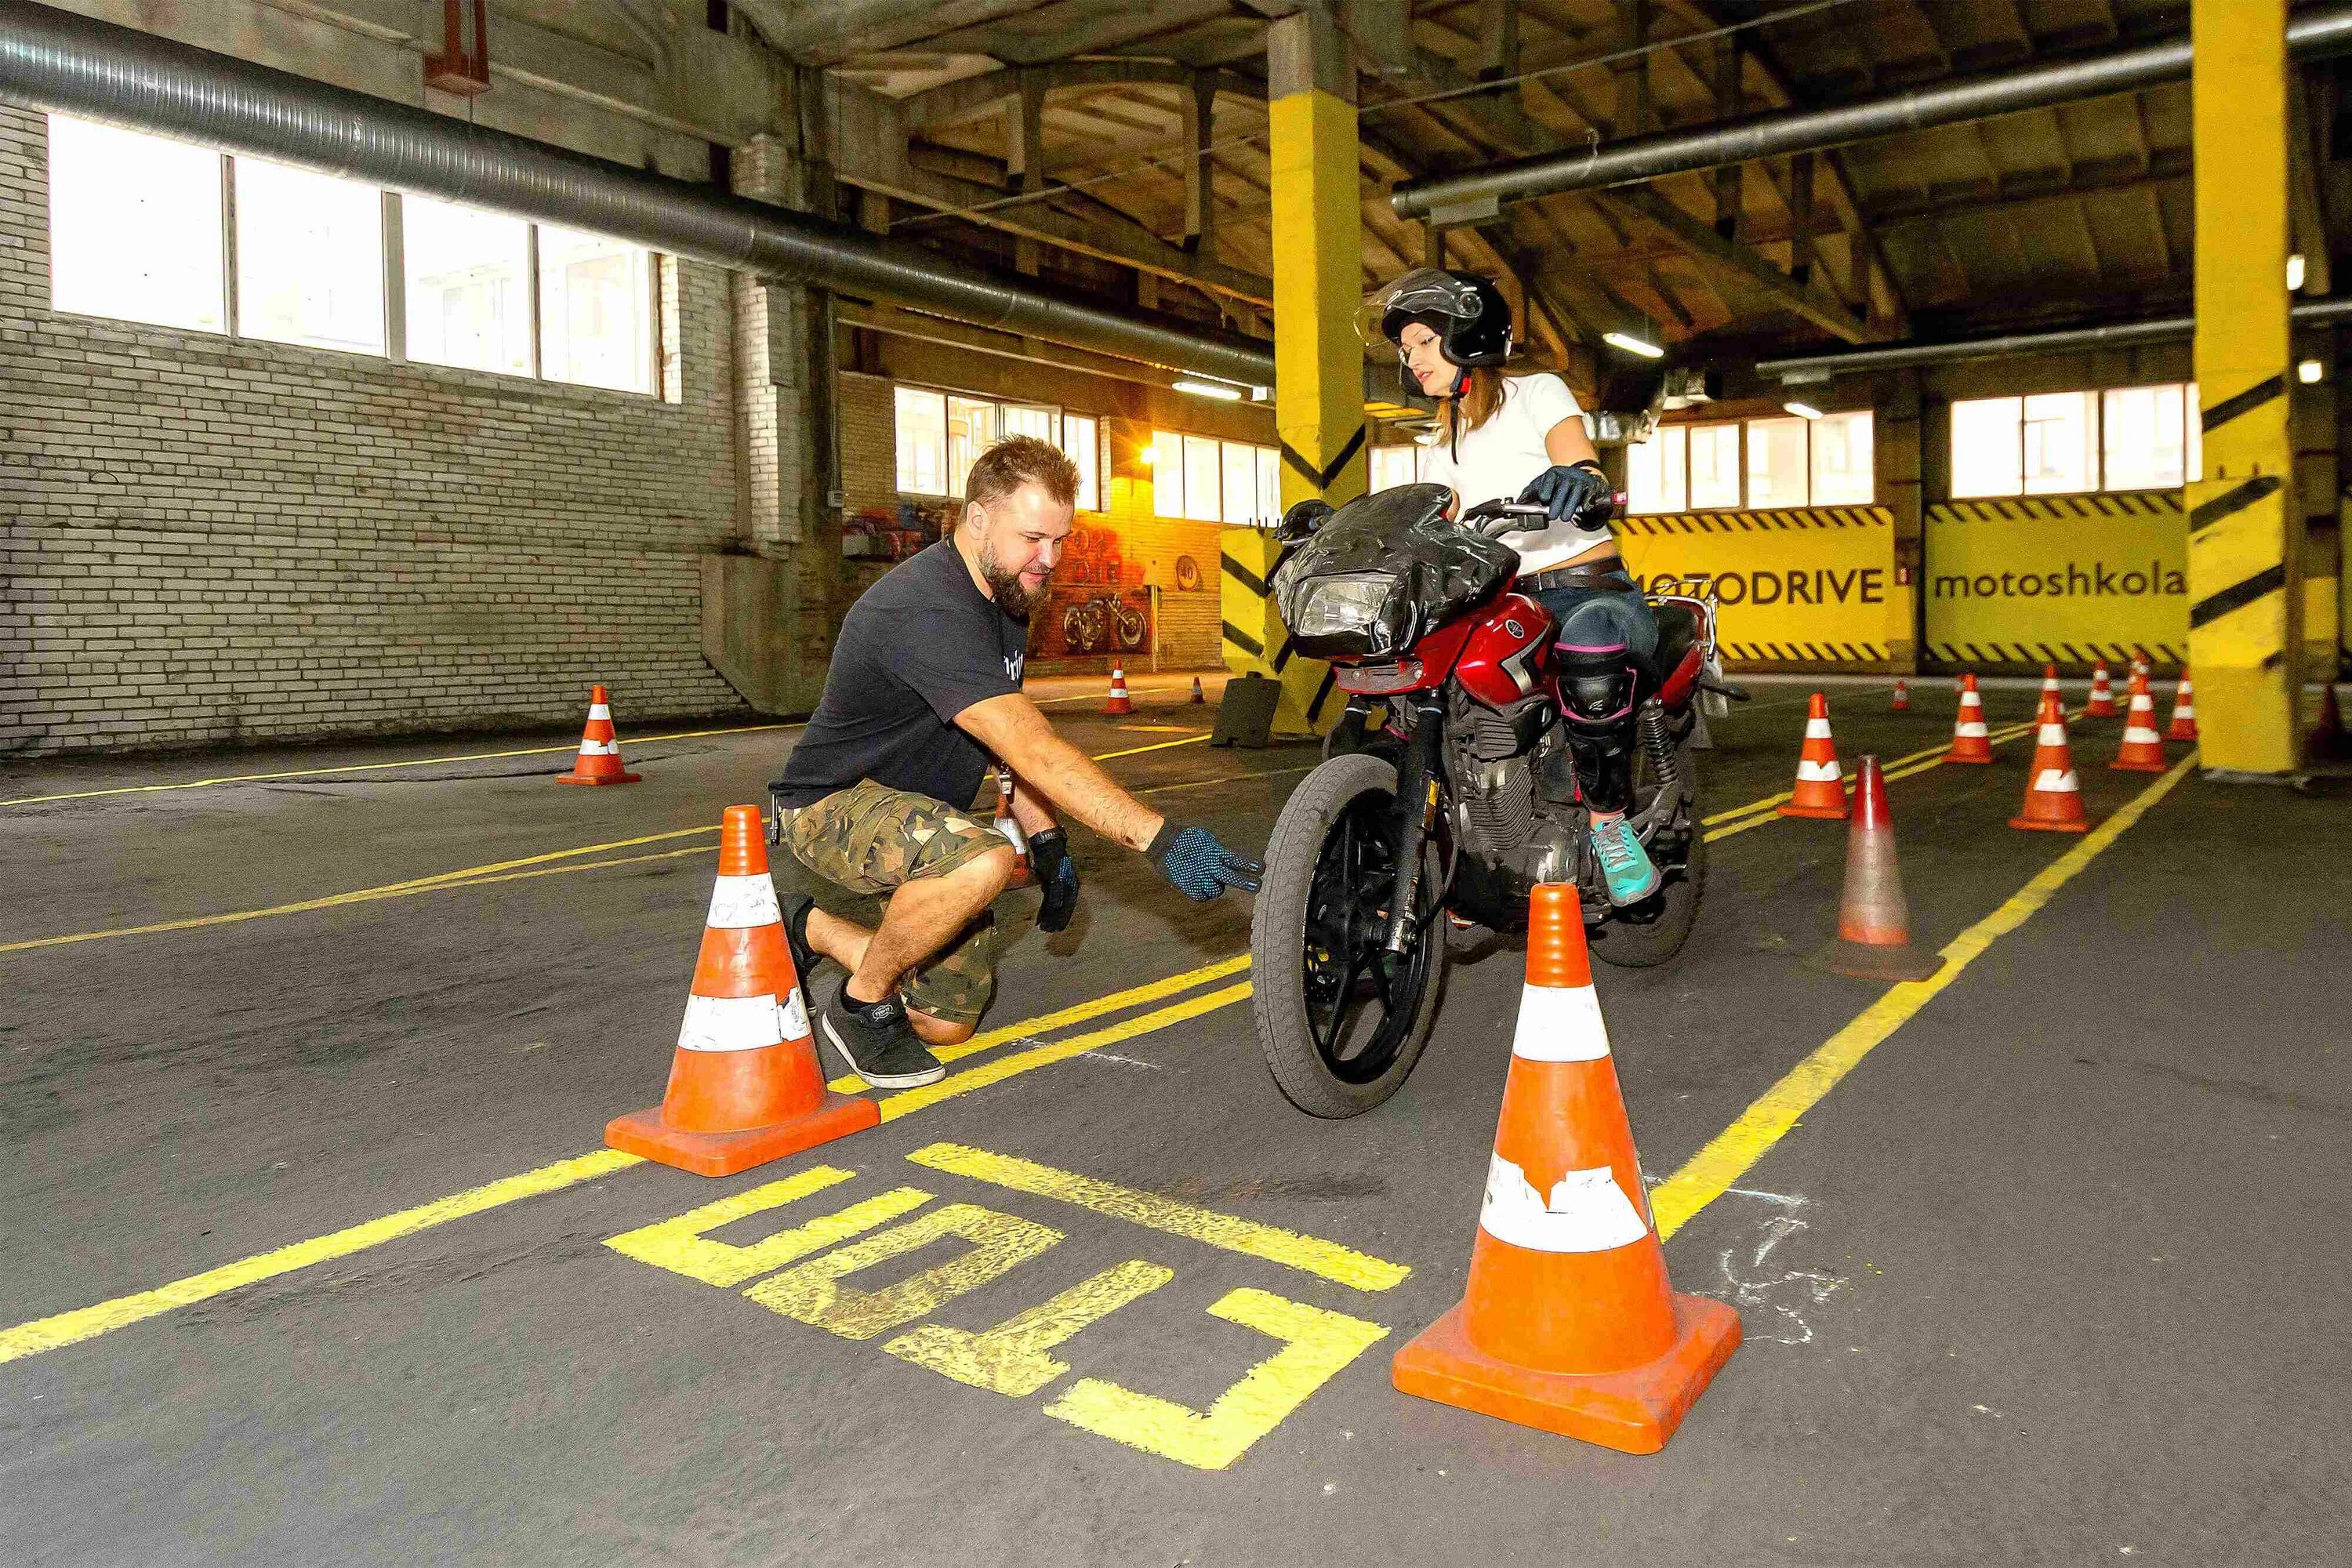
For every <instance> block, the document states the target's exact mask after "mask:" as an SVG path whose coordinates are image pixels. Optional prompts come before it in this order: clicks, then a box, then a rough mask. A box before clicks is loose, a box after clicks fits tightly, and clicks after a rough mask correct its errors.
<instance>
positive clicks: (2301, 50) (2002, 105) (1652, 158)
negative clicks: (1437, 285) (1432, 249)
mask: <svg viewBox="0 0 2352 1568" xmlns="http://www.w3.org/2000/svg"><path fill="white" fill-rule="evenodd" d="M2286 39H2287V50H2288V52H2289V54H2290V55H2292V56H2293V57H2294V58H2296V59H2315V58H2320V57H2323V56H2326V55H2332V54H2342V53H2345V52H2346V51H2347V50H2352V5H2343V4H2337V5H2315V6H2312V7H2311V8H2309V9H2308V10H2304V11H2298V12H2296V13H2294V15H2292V16H2289V17H2288V18H2287V24H2286ZM2187 79H2189V40H2188V39H2186V38H2175V39H2169V40H2168V41H2166V42H2163V43H2157V44H2135V45H2131V46H2128V47H2124V48H2116V49H2107V50H2104V51H2102V52H2100V53H2098V54H2093V55H2082V56H2078V57H2075V58H2071V59H2062V60H2052V61H2050V62H2049V63H2047V64H2043V65H2030V66H2023V67H2020V68H2016V69H2012V70H2002V71H1994V72H1990V73H1987V74H1985V75H1982V76H1972V77H1962V78H1959V79H1955V80H1951V81H1939V82H1931V83H1929V84H1928V85H1927V86H1925V87H1916V88H1911V89H1906V90H1904V91H1902V92H1894V93H1888V94H1886V95H1885V96H1884V97H1881V98H1868V99H1864V100H1860V101H1859V102H1854V103H1841V104H1837V105H1835V106H1833V107H1832V108H1828V109H1776V110H1769V111H1767V112H1765V113H1762V114H1749V115H1745V116H1742V117H1741V118H1739V119H1737V120H1725V121H1716V122H1715V123H1713V124H1708V125H1701V126H1697V127H1696V128H1694V129H1691V130H1688V131H1664V132H1657V133H1656V134H1654V135H1649V136H1629V137H1627V138H1625V139H1624V140H1623V141H1622V142H1604V143H1601V145H1598V146H1595V147H1591V148H1590V149H1586V150H1583V151H1580V152H1574V153H1544V154H1541V155H1539V156H1537V157H1532V158H1515V159H1512V160H1510V161H1508V162H1507V163H1490V164H1488V165H1487V166H1486V167H1485V168H1483V169H1474V170H1472V171H1470V172H1469V173H1467V174H1454V175H1449V176H1447V177H1446V178H1444V179H1436V180H1411V181H1407V182H1406V183H1405V184H1401V185H1399V186H1397V187H1396V190H1395V192H1394V193H1393V194H1392V195H1391V196H1390V197H1389V205H1391V206H1392V207H1394V208H1395V209H1396V213H1397V216H1400V217H1424V216H1437V217H1439V218H1441V219H1444V218H1451V217H1460V218H1462V219H1465V220H1467V219H1470V218H1474V217H1478V216H1486V215H1487V213H1488V212H1490V211H1491V210H1493V209H1492V207H1490V206H1489V205H1488V204H1490V203H1492V204H1496V205H1499V204H1501V203H1503V202H1517V201H1526V200H1528V198H1530V197H1533V196H1542V195H1550V194H1551V193H1553V192H1555V191H1583V190H1592V189H1595V188H1597V187H1600V186H1603V185H1623V184H1633V183H1634V182H1636V181H1641V180H1654V179H1657V178H1658V177H1660V176H1661V175H1664V174H1684V173H1686V172H1688V171H1690V170H1693V169H1711V168H1715V167H1717V165H1719V164H1724V163H1747V162H1749V161H1750V160H1752V159H1757V158H1770V157H1776V156H1780V155H1782V154H1785V153H1811V152H1818V151H1820V150H1822V149H1823V148H1828V147H1842V146H1844V145H1845V144H1846V143H1848V142H1867V141H1869V140H1870V139H1871V138H1873V137H1876V136H1892V135H1895V134H1897V133H1898V132H1905V131H1923V130H1926V129H1927V127H1929V126H1933V125H1951V124H1955V123H1958V122H1959V121H1969V120H1985V119H1989V118H1990V117H1991V116H1993V115H1996V114H2014V113H2016V112H2017V111H2019V110H2026V109H2046V108H2048V107H2049V106H2050V105H2052V104H2054V103H2070V102H2073V101H2074V100H2077V99H2084V98H2099V97H2104V96H2106V95H2108V94H2111V93H2118V92H2134V91H2137V90H2138V89H2141V88H2147V87H2155V86H2157V85H2158V84H2159V83H2162V82H2168V81H2186V80H2187Z"/></svg>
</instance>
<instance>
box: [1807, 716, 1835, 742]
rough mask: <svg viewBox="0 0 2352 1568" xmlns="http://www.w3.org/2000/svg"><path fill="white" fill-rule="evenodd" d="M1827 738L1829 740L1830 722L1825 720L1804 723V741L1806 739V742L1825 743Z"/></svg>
mask: <svg viewBox="0 0 2352 1568" xmlns="http://www.w3.org/2000/svg"><path fill="white" fill-rule="evenodd" d="M1829 738H1830V721H1828V720H1826V719H1808V720H1806V721H1805V739H1806V740H1808V741H1826V740H1828V739H1829Z"/></svg>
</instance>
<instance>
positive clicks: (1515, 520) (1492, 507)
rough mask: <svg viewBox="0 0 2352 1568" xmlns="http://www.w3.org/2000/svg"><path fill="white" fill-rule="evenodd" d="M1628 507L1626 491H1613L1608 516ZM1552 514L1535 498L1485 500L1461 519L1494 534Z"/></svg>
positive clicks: (1477, 530) (1515, 529) (1489, 535)
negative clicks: (1527, 499) (1535, 500)
mask: <svg viewBox="0 0 2352 1568" xmlns="http://www.w3.org/2000/svg"><path fill="white" fill-rule="evenodd" d="M1623 510H1625V492H1624V491H1623V490H1617V491H1614V492H1612V494H1611V496H1610V498H1609V511H1608V516H1610V517H1614V516H1616V515H1617V514H1618V513H1620V512H1622V511H1623ZM1550 515H1551V514H1550V513H1549V511H1548V510H1546V509H1545V508H1543V507H1541V506H1538V505H1537V504H1536V503H1535V502H1533V501H1507V500H1485V501H1480V502H1479V503H1478V504H1477V505H1476V506H1474V507H1470V508H1468V509H1466V510H1464V512H1463V513H1462V515H1461V518H1460V520H1459V521H1461V523H1462V526H1463V527H1465V528H1467V529H1469V530H1470V531H1472V532H1474V533H1477V534H1480V535H1482V536H1485V537H1487V538H1492V537H1494V536H1495V535H1496V534H1503V533H1518V532H1521V531H1524V530H1525V528H1526V526H1527V525H1526V521H1525V520H1528V519H1530V518H1549V516H1550ZM1497 524H1500V525H1501V526H1496V525H1497ZM1538 526H1541V525H1540V524H1538Z"/></svg>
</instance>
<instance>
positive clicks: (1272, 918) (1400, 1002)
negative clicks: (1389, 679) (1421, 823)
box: [1250, 752, 1446, 1121]
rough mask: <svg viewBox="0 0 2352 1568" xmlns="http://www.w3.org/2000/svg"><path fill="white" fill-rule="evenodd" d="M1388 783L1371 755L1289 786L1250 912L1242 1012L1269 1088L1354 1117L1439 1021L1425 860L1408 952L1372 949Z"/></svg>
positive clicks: (1380, 900)
mask: <svg viewBox="0 0 2352 1568" xmlns="http://www.w3.org/2000/svg"><path fill="white" fill-rule="evenodd" d="M1396 782H1397V775H1396V768H1395V767H1394V766H1393V765H1392V764H1391V763H1389V762H1387V761H1386V760H1384V759H1382V758H1380V757H1377V756H1370V755H1367V754H1365V753H1363V752H1357V753H1354V754H1352V755H1349V756H1340V757H1334V758H1332V759H1331V760H1330V761H1328V762H1327V763H1323V764H1322V765H1321V766H1320V767H1318V768H1317V769H1316V770H1315V771H1314V772H1313V773H1309V774H1307V777H1306V779H1305V780H1304V781H1303V782H1302V783H1301V784H1299V786H1298V788H1297V790H1296V791H1294V792H1292V794H1291V796H1290V800H1289V803H1288V804H1287V805H1285V806H1284V807H1283V808H1282V816H1280V817H1279V818H1278V819H1277V820H1276V823H1275V826H1274V837H1273V838H1272V839H1271V840H1270V841H1269V842H1268V843H1267V845H1266V851H1265V883H1264V887H1263V890H1261V891H1260V892H1259V894H1258V896H1257V906H1256V910H1255V915H1254V916H1253V918H1252V920H1251V921H1250V977H1251V988H1250V1015H1251V1020H1252V1022H1253V1024H1254V1025H1255V1029H1256V1033H1257V1044H1258V1050H1259V1052H1260V1053H1261V1054H1262V1055H1263V1056H1264V1057H1265V1065H1266V1068H1267V1070H1268V1071H1269V1072H1271V1073H1272V1074H1273V1075H1274V1081H1275V1086H1276V1088H1278V1089H1281V1090H1282V1093H1283V1097H1284V1098H1285V1099H1286V1100H1289V1101H1290V1103H1291V1104H1293V1105H1295V1106H1297V1108H1298V1109H1299V1110H1303V1111H1305V1112H1307V1114H1308V1115H1309V1116H1320V1117H1323V1118H1326V1119H1328V1120H1334V1121H1336V1120H1339V1119H1341V1118H1345V1117H1349V1116H1361V1115H1362V1114H1363V1113H1364V1112H1365V1111H1367V1110H1371V1109H1372V1108H1373V1107H1375V1106H1377V1105H1379V1104H1381V1102H1382V1101H1384V1100H1387V1099H1388V1098H1389V1097H1390V1096H1391V1095H1392V1094H1394V1093H1395V1092H1396V1091H1397V1090H1398V1089H1400V1088H1402V1087H1403V1084H1404V1080H1405V1079H1406V1078H1407V1077H1408V1076H1410V1075H1411V1074H1412V1069H1413V1066H1414V1064H1415V1063H1417V1062H1418V1061H1420V1059H1421V1053H1422V1051H1423V1048H1424V1047H1426V1046H1427V1045H1428V1044H1429V1036H1430V1031H1431V1029H1432V1027H1433V1026H1434V1025H1435V1023H1436V1021H1437V1002H1438V995H1439V993H1440V992H1441V991H1443V990H1444V981H1445V965H1446V943H1445V919H1444V915H1443V914H1442V913H1440V912H1437V911H1436V910H1435V909H1434V905H1435V902H1436V897H1437V892H1438V889H1437V888H1436V886H1435V885H1434V880H1433V879H1434V868H1428V874H1427V875H1425V876H1424V879H1423V890H1422V894H1421V898H1422V900H1423V902H1424V904H1426V905H1429V906H1431V910H1430V913H1429V916H1428V921H1427V923H1426V924H1424V925H1423V928H1422V930H1421V931H1420V934H1419V936H1418V937H1417V938H1416V939H1415V941H1414V943H1413V948H1412V952H1409V953H1407V954H1405V955H1404V957H1403V958H1402V960H1394V959H1391V958H1390V957H1389V956H1388V955H1386V954H1385V953H1383V952H1381V919H1380V917H1381V913H1382V911H1384V910H1386V909H1387V908H1388V904H1389V895H1390V892H1391V889H1392V888H1393V886H1394V884H1393V880H1392V879H1393V874H1394V867H1393V861H1392V859H1391V856H1392V854H1393V849H1392V847H1391V845H1390V843H1389V841H1388V833H1389V827H1390V824H1391V821H1392V819H1393V816H1394V812H1395V800H1396ZM1433 858H1434V857H1433ZM1384 869H1385V872H1386V878H1387V879H1384V878H1383V875H1382V872H1383V870H1384ZM1391 973H1392V974H1393V975H1394V979H1393V980H1392V981H1389V980H1387V979H1386V978H1385V977H1386V976H1387V975H1389V974H1391Z"/></svg>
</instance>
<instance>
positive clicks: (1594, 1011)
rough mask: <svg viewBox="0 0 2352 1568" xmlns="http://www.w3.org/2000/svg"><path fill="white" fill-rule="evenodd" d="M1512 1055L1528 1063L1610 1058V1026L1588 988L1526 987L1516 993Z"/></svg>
mask: <svg viewBox="0 0 2352 1568" xmlns="http://www.w3.org/2000/svg"><path fill="white" fill-rule="evenodd" d="M1511 1054H1512V1055H1513V1056H1515V1057H1517V1058H1519V1059H1520V1060H1522V1061H1530V1062H1597V1061H1603V1060H1606V1059H1607V1058H1608V1056H1609V1026H1608V1025H1606V1024H1604V1023H1602V1022H1601V999H1600V998H1599V997H1598V996H1595V995H1594V994H1592V987H1591V986H1590V985H1576V986H1567V985H1529V986H1527V987H1524V988H1523V989H1522V990H1521V991H1520V992H1519V1026H1518V1032H1517V1033H1516V1034H1514V1035H1513V1036H1512V1037H1511Z"/></svg>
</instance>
